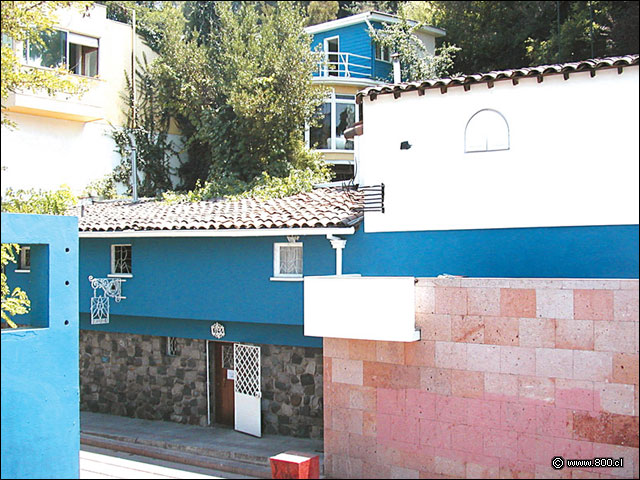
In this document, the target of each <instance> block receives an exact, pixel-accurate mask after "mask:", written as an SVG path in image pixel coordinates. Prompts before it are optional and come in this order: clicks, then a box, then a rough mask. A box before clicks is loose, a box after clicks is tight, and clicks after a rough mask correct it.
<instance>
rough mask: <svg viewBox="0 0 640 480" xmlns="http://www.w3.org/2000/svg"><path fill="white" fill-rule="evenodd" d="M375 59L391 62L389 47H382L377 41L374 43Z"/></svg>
mask: <svg viewBox="0 0 640 480" xmlns="http://www.w3.org/2000/svg"><path fill="white" fill-rule="evenodd" d="M376 60H380V61H381V62H391V48H389V47H383V46H382V45H380V44H379V43H376Z"/></svg>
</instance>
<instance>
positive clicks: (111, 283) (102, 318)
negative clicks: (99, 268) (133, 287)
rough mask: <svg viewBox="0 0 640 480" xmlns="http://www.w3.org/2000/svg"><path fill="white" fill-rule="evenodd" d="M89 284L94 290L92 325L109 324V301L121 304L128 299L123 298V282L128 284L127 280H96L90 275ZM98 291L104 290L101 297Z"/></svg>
mask: <svg viewBox="0 0 640 480" xmlns="http://www.w3.org/2000/svg"><path fill="white" fill-rule="evenodd" d="M89 282H90V283H91V288H92V289H93V297H91V325H99V324H104V323H109V299H110V298H113V299H114V300H115V301H116V302H120V300H124V299H126V298H127V297H123V296H122V282H126V280H125V279H123V278H94V277H93V276H92V275H89ZM98 290H102V294H101V295H100V294H99V293H98Z"/></svg>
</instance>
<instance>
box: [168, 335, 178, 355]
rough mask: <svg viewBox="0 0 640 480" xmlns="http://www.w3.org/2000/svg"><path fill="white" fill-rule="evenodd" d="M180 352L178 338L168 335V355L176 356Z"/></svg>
mask: <svg viewBox="0 0 640 480" xmlns="http://www.w3.org/2000/svg"><path fill="white" fill-rule="evenodd" d="M177 354H178V339H177V338H176V337H167V356H169V357H175V356H176V355H177Z"/></svg>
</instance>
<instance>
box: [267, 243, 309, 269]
mask: <svg viewBox="0 0 640 480" xmlns="http://www.w3.org/2000/svg"><path fill="white" fill-rule="evenodd" d="M273 255H274V262H273V267H274V272H273V276H274V277H301V276H302V243H292V242H289V243H276V244H274V251H273Z"/></svg>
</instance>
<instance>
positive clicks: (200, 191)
mask: <svg viewBox="0 0 640 480" xmlns="http://www.w3.org/2000/svg"><path fill="white" fill-rule="evenodd" d="M330 177H331V174H330V171H329V169H328V168H327V167H326V166H325V165H321V168H320V169H318V170H312V169H308V168H307V169H304V170H292V171H290V172H289V175H287V176H286V177H272V176H270V175H269V174H267V173H266V172H265V173H263V174H262V176H260V177H259V178H257V179H255V180H254V181H253V182H251V183H246V182H242V181H238V179H237V178H229V177H221V178H218V179H216V180H213V181H209V182H205V184H204V185H200V183H199V182H198V184H197V185H196V188H195V189H193V190H191V191H189V192H186V193H180V192H165V193H164V194H163V195H162V198H163V200H164V201H165V202H169V203H177V202H197V201H202V200H215V199H220V198H227V199H230V200H238V199H241V198H251V197H254V198H260V199H264V200H266V199H268V198H282V197H287V196H290V195H295V194H297V193H301V192H309V191H311V190H312V189H313V186H314V185H316V184H318V183H323V182H326V181H328V180H329V179H330Z"/></svg>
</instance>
